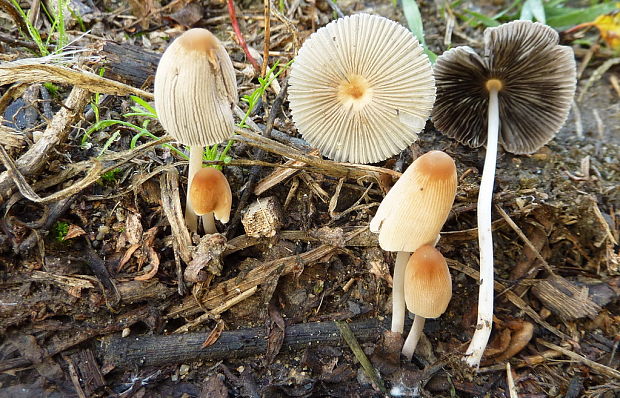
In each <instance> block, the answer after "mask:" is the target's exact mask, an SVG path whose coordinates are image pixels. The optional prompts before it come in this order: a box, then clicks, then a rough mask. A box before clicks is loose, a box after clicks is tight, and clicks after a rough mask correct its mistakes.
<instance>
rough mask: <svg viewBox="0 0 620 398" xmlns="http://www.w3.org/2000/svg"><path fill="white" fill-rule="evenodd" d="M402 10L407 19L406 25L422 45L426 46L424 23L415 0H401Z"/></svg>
mask: <svg viewBox="0 0 620 398" xmlns="http://www.w3.org/2000/svg"><path fill="white" fill-rule="evenodd" d="M402 1H403V12H404V13H405V18H406V19H407V25H409V30H410V31H411V33H413V35H414V36H415V37H416V38H417V39H418V41H419V42H420V44H421V45H422V47H424V48H426V41H425V40H424V24H423V23H422V15H421V14H420V9H419V8H418V4H417V3H416V2H415V0H402Z"/></svg>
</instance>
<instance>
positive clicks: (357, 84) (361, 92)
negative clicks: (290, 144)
mask: <svg viewBox="0 0 620 398" xmlns="http://www.w3.org/2000/svg"><path fill="white" fill-rule="evenodd" d="M288 92H289V94H288V98H289V101H290V108H291V113H292V115H293V120H294V122H295V125H296V126H297V129H298V130H299V132H300V133H301V135H302V136H303V137H304V139H306V140H307V141H308V142H309V143H310V144H312V145H313V146H315V147H317V148H318V149H319V150H320V151H321V153H322V154H323V155H325V156H327V157H329V158H331V159H334V160H337V161H349V162H357V163H371V162H379V161H381V160H384V159H386V158H388V157H390V156H392V155H395V154H397V153H399V152H400V151H402V150H403V149H404V148H406V147H407V146H408V145H410V144H411V143H412V142H414V141H415V140H416V139H417V134H418V132H419V131H420V130H422V128H424V125H425V123H426V120H427V119H428V116H429V115H430V111H431V108H432V106H433V101H434V99H435V83H434V79H433V74H432V68H431V65H430V62H429V60H428V57H427V56H426V54H424V51H423V49H422V47H421V46H420V44H419V43H418V41H417V40H416V39H415V37H414V36H413V34H412V33H411V32H410V31H408V30H407V29H406V28H405V27H403V26H401V25H399V24H398V23H396V22H394V21H391V20H389V19H387V18H383V17H380V16H376V15H368V14H356V15H352V16H347V17H345V18H340V19H338V20H336V21H333V22H331V23H329V24H327V25H326V26H324V27H323V28H321V29H319V30H317V31H316V32H315V33H314V34H312V35H311V36H310V37H309V38H308V39H307V40H306V41H305V42H304V44H303V46H302V47H301V49H300V50H299V54H298V55H297V57H296V58H295V63H294V64H293V66H292V71H291V76H290V79H289V90H288Z"/></svg>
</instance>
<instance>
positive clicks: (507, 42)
mask: <svg viewBox="0 0 620 398" xmlns="http://www.w3.org/2000/svg"><path fill="white" fill-rule="evenodd" d="M484 39H485V40H484V42H485V48H484V54H483V56H480V55H478V54H477V53H476V52H475V51H474V50H472V49H471V48H469V47H456V48H453V49H451V50H449V51H446V52H445V53H444V54H442V55H441V56H440V57H439V58H438V59H437V63H436V65H435V69H434V71H435V79H436V80H437V101H436V103H435V107H434V108H433V112H432V120H433V124H434V125H435V127H436V128H437V129H438V130H440V131H442V132H443V133H445V134H446V135H448V136H450V137H452V138H454V139H456V140H457V141H459V142H461V143H463V144H465V145H468V146H470V147H479V146H481V145H484V144H486V156H485V161H484V170H483V173H482V179H481V182H480V191H479V195H478V242H479V246H480V294H479V302H478V322H477V326H476V331H475V333H474V336H473V338H472V341H471V344H470V346H469V348H468V349H467V352H466V361H467V363H468V364H469V365H470V366H473V367H475V368H477V367H478V365H479V364H480V359H481V357H482V354H483V352H484V349H485V347H486V345H487V342H488V340H489V336H490V334H491V325H492V322H493V238H492V235H491V199H492V194H493V185H494V178H495V165H496V157H497V147H498V144H501V145H502V147H503V148H504V149H505V150H506V151H508V152H512V153H516V154H527V153H532V152H535V151H536V150H538V149H539V148H540V147H541V146H543V145H544V144H546V143H547V142H548V141H549V140H550V139H551V138H553V136H554V135H555V133H556V132H557V131H558V130H559V129H560V127H562V125H563V124H564V122H565V121H566V118H567V117H568V112H569V110H570V106H571V103H572V99H573V96H574V93H575V86H576V67H575V59H574V55H573V50H572V49H571V48H570V47H565V46H560V45H558V43H559V38H558V34H557V32H556V31H555V30H553V29H552V28H550V27H548V26H546V25H543V24H540V23H534V22H530V21H514V22H510V23H507V24H504V25H501V26H499V27H497V28H489V29H487V30H486V31H485V32H484Z"/></svg>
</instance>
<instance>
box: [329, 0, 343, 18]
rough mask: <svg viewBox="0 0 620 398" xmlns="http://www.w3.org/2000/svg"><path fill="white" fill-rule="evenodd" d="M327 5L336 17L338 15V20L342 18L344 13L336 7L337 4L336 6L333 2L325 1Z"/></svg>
mask: <svg viewBox="0 0 620 398" xmlns="http://www.w3.org/2000/svg"><path fill="white" fill-rule="evenodd" d="M327 4H329V6H330V7H331V9H332V10H334V12H335V13H336V15H338V18H344V13H343V12H342V10H341V9H340V7H338V4H336V2H335V1H334V0H327Z"/></svg>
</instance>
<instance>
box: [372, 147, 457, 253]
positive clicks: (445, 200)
mask: <svg viewBox="0 0 620 398" xmlns="http://www.w3.org/2000/svg"><path fill="white" fill-rule="evenodd" d="M456 186H457V179H456V166H455V164H454V160H453V159H452V158H451V157H450V156H449V155H448V154H446V153H444V152H441V151H430V152H427V153H425V154H424V155H422V156H420V157H419V158H417V159H416V160H415V161H414V162H413V163H412V164H411V166H409V168H407V170H406V171H405V172H404V173H403V175H402V176H401V177H400V179H399V180H398V181H396V184H394V186H393V187H392V189H390V191H389V192H388V193H387V195H386V196H385V198H384V199H383V201H382V202H381V205H379V209H377V214H375V217H374V218H373V219H372V221H371V222H370V230H371V231H372V232H375V233H379V245H380V246H381V248H382V249H383V250H387V251H406V252H413V251H415V250H416V249H417V248H418V247H420V246H422V245H425V244H432V243H434V242H435V240H436V239H437V235H439V232H440V231H441V228H442V227H443V224H444V223H445V222H446V219H447V218H448V214H449V213H450V209H452V204H453V203H454V197H455V196H456Z"/></svg>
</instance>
